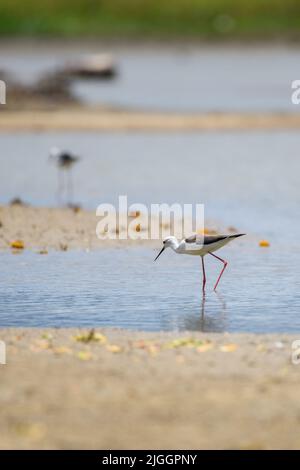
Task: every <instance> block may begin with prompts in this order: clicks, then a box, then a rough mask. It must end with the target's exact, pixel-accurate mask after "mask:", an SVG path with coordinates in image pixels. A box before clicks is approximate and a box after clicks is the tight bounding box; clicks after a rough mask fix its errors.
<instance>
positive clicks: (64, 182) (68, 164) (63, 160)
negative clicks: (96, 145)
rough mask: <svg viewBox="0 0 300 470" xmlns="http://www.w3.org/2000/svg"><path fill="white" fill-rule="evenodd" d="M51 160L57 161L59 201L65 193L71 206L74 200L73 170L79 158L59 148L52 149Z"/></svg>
mask: <svg viewBox="0 0 300 470" xmlns="http://www.w3.org/2000/svg"><path fill="white" fill-rule="evenodd" d="M49 158H50V160H53V161H55V163H56V166H57V168H58V189H57V196H58V200H59V201H60V200H61V196H62V195H63V193H64V192H65V193H66V195H67V198H68V203H69V204H71V203H72V200H73V177H72V168H73V166H74V164H75V163H77V162H78V160H79V157H77V156H75V155H73V154H72V153H71V152H67V151H64V150H60V149H59V148H57V147H52V148H51V150H50V155H49Z"/></svg>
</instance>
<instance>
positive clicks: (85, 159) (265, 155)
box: [0, 131, 300, 245]
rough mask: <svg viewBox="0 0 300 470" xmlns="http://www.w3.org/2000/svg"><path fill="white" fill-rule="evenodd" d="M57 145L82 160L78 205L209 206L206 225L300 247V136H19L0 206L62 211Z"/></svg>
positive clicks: (2, 140)
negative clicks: (13, 202)
mask: <svg viewBox="0 0 300 470" xmlns="http://www.w3.org/2000/svg"><path fill="white" fill-rule="evenodd" d="M53 145H58V146H59V147H61V148H66V149H71V150H73V151H75V152H77V153H78V154H79V155H81V156H82V159H81V161H80V162H79V163H78V165H77V166H76V167H75V168H74V186H75V202H78V203H80V204H82V205H83V207H87V208H90V209H92V210H94V209H95V208H96V207H97V205H98V204H100V203H102V202H107V203H113V204H116V203H117V198H118V195H122V194H125V195H127V196H128V203H129V204H132V203H135V202H139V203H144V204H147V205H150V204H151V203H162V202H166V203H175V202H178V203H181V204H183V203H193V204H194V203H204V204H205V213H206V217H207V218H208V219H216V220H217V221H219V222H221V223H223V224H224V225H225V226H229V225H233V226H235V227H236V228H237V229H238V230H239V231H242V232H245V231H246V232H249V233H252V234H253V233H256V234H259V236H260V237H262V238H265V237H267V238H268V237H272V239H279V240H280V239H281V238H282V237H283V236H284V238H285V240H287V241H288V242H289V243H291V244H292V245H293V244H297V243H298V241H297V238H296V236H295V234H296V233H297V232H299V229H300V222H299V218H298V217H297V214H298V213H299V205H300V191H299V174H300V158H299V148H300V135H299V133H298V132H284V131H282V132H278V131H276V132H250V133H245V132H227V133H221V132H218V133H214V132H212V133H182V134H176V135H175V134H172V133H171V134H163V133H150V134H149V133H138V134H131V133H129V134H127V133H113V132H112V133H93V132H85V133H84V132H81V133H80V132H77V133H21V134H18V135H17V138H16V136H15V135H14V134H1V135H0V146H1V154H0V203H3V202H4V203H5V202H8V201H9V200H10V199H12V198H14V197H16V196H19V197H21V198H22V199H24V200H25V201H28V202H29V203H31V204H34V205H50V206H55V205H57V170H56V168H55V167H54V166H53V165H51V164H50V163H49V161H48V151H49V148H50V147H51V146H53Z"/></svg>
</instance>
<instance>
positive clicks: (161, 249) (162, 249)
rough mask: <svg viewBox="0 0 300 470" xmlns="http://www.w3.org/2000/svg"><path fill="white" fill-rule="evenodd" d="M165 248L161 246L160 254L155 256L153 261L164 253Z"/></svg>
mask: <svg viewBox="0 0 300 470" xmlns="http://www.w3.org/2000/svg"><path fill="white" fill-rule="evenodd" d="M164 249H165V247H164V246H163V247H162V249H161V250H160V252H159V253H158V255H157V256H156V258H155V260H154V261H156V260H157V258H158V257H159V256H160V255H161V254H162V252H163V251H164Z"/></svg>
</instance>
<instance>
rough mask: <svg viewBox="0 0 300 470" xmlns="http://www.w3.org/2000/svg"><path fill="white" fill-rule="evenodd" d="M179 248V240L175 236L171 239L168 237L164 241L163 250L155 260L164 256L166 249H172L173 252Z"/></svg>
mask: <svg viewBox="0 0 300 470" xmlns="http://www.w3.org/2000/svg"><path fill="white" fill-rule="evenodd" d="M177 247H178V240H177V238H176V237H173V236H170V237H166V238H165V239H164V240H163V247H162V249H161V250H160V252H159V253H158V255H157V256H156V258H155V260H154V261H156V260H157V258H158V257H159V256H160V255H161V254H162V252H163V251H164V250H165V249H166V248H172V249H173V250H176V248H177Z"/></svg>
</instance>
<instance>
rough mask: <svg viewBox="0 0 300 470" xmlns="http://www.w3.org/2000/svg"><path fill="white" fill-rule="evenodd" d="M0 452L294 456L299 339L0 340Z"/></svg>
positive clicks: (116, 336)
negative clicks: (3, 359) (295, 345)
mask: <svg viewBox="0 0 300 470" xmlns="http://www.w3.org/2000/svg"><path fill="white" fill-rule="evenodd" d="M0 339H1V340H4V341H5V342H6V344H7V364H6V365H0V368H1V394H0V401H1V410H2V411H1V418H0V421H1V430H2V432H1V441H0V447H1V448H2V449H8V448H14V449H29V448H36V449H46V448H51V449H78V448H85V449H91V448H94V449H97V448H98V449H107V448H110V449H117V448H120V449H140V448H154V449H163V448H165V449H166V448H169V449H179V448H180V449H192V448H199V449H202V448H208V449H214V448H217V449H220V448H221V449H281V448H283V449H297V448H299V447H300V442H299V434H298V431H297V430H298V427H299V419H300V418H299V417H300V402H299V382H300V375H299V371H300V369H299V367H300V365H298V366H297V365H293V364H292V362H291V353H292V348H291V343H292V341H293V340H294V339H298V338H297V337H296V336H288V335H282V334H280V335H279V334H276V335H252V334H247V335H245V334H230V335H228V334H224V335H223V334H222V335H221V334H203V333H189V332H186V333H180V334H178V333H158V334H154V333H144V332H130V331H124V330H97V331H95V332H90V331H89V330H77V329H65V330H46V329H43V330H41V329H24V328H23V329H2V330H0Z"/></svg>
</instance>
